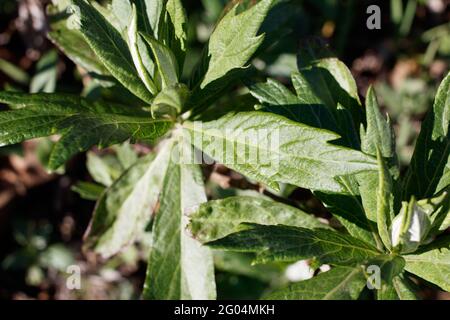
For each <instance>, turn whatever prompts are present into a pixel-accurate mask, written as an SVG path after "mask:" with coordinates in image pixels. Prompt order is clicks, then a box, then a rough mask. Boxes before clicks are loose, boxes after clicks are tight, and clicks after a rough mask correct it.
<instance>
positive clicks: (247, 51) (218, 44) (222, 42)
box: [200, 0, 273, 89]
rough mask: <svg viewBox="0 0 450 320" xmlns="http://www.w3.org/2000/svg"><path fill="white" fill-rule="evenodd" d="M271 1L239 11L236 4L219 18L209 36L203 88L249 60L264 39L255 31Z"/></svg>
mask: <svg viewBox="0 0 450 320" xmlns="http://www.w3.org/2000/svg"><path fill="white" fill-rule="evenodd" d="M272 4H273V0H262V1H260V2H259V3H257V4H256V5H254V6H253V7H251V8H250V9H248V10H246V11H244V12H242V13H239V14H237V5H236V6H234V7H233V8H232V9H231V10H230V11H229V12H228V13H227V14H226V15H225V17H223V18H222V19H221V20H220V22H219V23H218V25H217V26H216V28H215V30H214V32H213V33H212V35H211V37H210V39H209V43H208V53H207V55H206V57H207V59H208V67H207V70H206V72H205V74H204V77H203V79H202V80H201V84H200V87H201V88H202V89H203V88H205V87H206V86H207V85H208V84H209V83H211V82H213V81H214V80H217V79H219V78H221V77H223V76H224V75H226V74H227V73H228V72H230V71H232V70H233V69H236V68H242V67H243V66H244V65H245V64H246V63H247V62H248V60H249V59H250V58H251V56H252V55H253V54H254V53H255V51H256V49H257V48H258V47H259V46H260V45H261V43H262V41H263V39H264V36H263V35H259V36H257V33H258V30H259V28H260V26H261V24H262V22H263V21H264V18H265V17H266V15H267V12H268V11H269V9H270V7H271V6H272ZM236 30H239V32H235V31H236Z"/></svg>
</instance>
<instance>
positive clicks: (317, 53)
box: [297, 44, 363, 148]
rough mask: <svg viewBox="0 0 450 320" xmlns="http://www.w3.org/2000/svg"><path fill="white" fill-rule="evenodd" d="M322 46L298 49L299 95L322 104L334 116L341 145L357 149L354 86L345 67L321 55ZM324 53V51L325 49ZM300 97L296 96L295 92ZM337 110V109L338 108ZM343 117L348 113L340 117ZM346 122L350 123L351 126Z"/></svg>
mask: <svg viewBox="0 0 450 320" xmlns="http://www.w3.org/2000/svg"><path fill="white" fill-rule="evenodd" d="M323 50H324V48H323V47H322V45H319V46H317V45H316V44H309V45H306V46H304V47H303V48H302V50H301V51H300V53H299V55H298V68H299V72H300V74H301V78H298V80H301V82H300V83H301V86H299V87H300V88H301V89H302V91H306V92H308V96H311V93H309V92H311V91H312V92H313V95H315V96H316V97H318V98H319V99H320V101H321V103H322V104H324V105H325V106H327V107H328V109H329V110H330V111H331V112H333V113H334V114H335V118H336V120H337V121H338V129H339V130H338V131H337V132H338V133H339V134H340V135H341V136H342V137H343V140H344V141H345V144H346V145H348V146H351V147H354V148H358V147H359V137H358V133H357V131H356V129H357V128H359V126H360V124H361V122H362V118H363V116H362V108H361V102H360V100H359V95H358V88H357V86H356V82H355V80H354V78H353V76H352V74H351V72H350V70H349V69H348V68H347V66H346V65H345V64H344V63H343V62H341V61H339V60H338V59H337V58H333V57H330V55H329V53H328V52H326V53H325V54H324V53H323V52H321V51H323ZM325 51H326V49H325ZM297 94H298V95H300V92H297ZM339 105H340V106H341V108H338V106H339ZM343 113H349V115H348V116H343V115H342V114H343ZM348 118H350V119H352V121H351V125H349V123H348Z"/></svg>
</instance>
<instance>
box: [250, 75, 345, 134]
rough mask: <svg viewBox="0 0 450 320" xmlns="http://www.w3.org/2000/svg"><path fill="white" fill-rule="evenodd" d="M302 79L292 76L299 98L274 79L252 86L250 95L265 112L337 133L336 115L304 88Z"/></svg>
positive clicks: (299, 76)
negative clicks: (260, 104)
mask: <svg viewBox="0 0 450 320" xmlns="http://www.w3.org/2000/svg"><path fill="white" fill-rule="evenodd" d="M300 78H301V75H300V74H296V73H293V74H292V83H293V85H294V86H295V88H296V91H297V96H296V95H294V94H293V93H292V92H291V91H290V90H289V89H288V88H286V87H285V86H284V85H283V84H281V83H280V82H278V81H276V80H274V79H267V82H266V83H257V84H253V85H251V86H250V93H251V94H252V95H253V96H254V97H255V98H256V99H258V100H259V102H260V103H262V106H261V107H262V109H263V110H264V111H270V112H273V113H276V114H279V115H282V116H285V117H286V118H289V119H291V120H293V121H297V122H300V123H304V124H307V125H310V126H313V127H316V128H322V129H327V130H331V131H334V132H335V131H337V125H336V120H335V119H334V115H333V114H332V113H331V112H330V111H329V109H328V108H327V107H326V106H324V105H323V104H322V103H321V101H320V100H319V99H318V98H317V97H316V96H315V95H314V94H313V93H312V92H311V91H310V90H309V88H304V87H302V85H303V83H302V82H301V81H300Z"/></svg>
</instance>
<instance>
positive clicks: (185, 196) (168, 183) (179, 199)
mask: <svg viewBox="0 0 450 320" xmlns="http://www.w3.org/2000/svg"><path fill="white" fill-rule="evenodd" d="M175 148H176V149H175V150H174V152H175V153H176V154H179V155H180V157H179V161H176V162H175V161H174V160H175V159H174V158H173V157H171V160H170V162H169V166H168V169H167V175H166V179H165V180H164V185H163V190H162V195H161V201H160V208H159V210H158V212H157V214H156V219H155V222H154V226H153V245H152V249H151V251H150V257H149V261H148V269H147V277H146V280H145V285H144V292H143V297H144V298H145V299H164V300H166V299H176V300H179V299H215V297H216V293H215V283H214V266H213V260H212V254H211V252H210V251H209V249H208V248H206V247H203V246H202V245H201V244H200V243H199V242H197V241H196V240H194V239H192V238H191V237H190V236H189V235H188V234H187V231H186V225H187V222H188V217H187V216H186V215H185V214H186V210H188V209H189V208H192V207H194V206H197V205H199V204H200V203H202V202H205V201H206V195H205V191H204V186H203V177H202V174H201V171H200V168H199V167H198V165H194V164H185V163H187V162H186V161H185V160H186V159H189V158H185V157H187V155H188V154H190V153H191V152H192V150H191V146H188V145H184V144H181V142H180V143H179V144H178V145H176V146H175Z"/></svg>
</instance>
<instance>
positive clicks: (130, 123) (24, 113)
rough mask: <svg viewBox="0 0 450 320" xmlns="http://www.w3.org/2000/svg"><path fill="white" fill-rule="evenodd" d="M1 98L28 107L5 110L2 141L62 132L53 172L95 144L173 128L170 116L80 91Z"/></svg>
mask: <svg viewBox="0 0 450 320" xmlns="http://www.w3.org/2000/svg"><path fill="white" fill-rule="evenodd" d="M0 102H2V103H6V104H14V105H16V106H22V108H21V109H17V110H11V111H4V112H0V124H1V127H0V145H8V144H15V143H18V142H22V141H24V140H28V139H32V138H38V137H45V136H50V135H54V134H57V133H59V134H61V138H60V140H59V141H58V142H57V143H56V144H55V145H54V147H53V150H52V152H51V155H50V160H49V168H50V169H52V170H56V169H57V168H58V167H60V166H61V165H62V164H63V163H64V162H65V161H67V160H68V159H69V158H70V157H71V156H73V155H74V154H75V153H77V152H81V151H85V150H88V149H89V148H90V147H91V146H93V145H98V146H99V147H107V146H110V145H113V144H117V143H121V142H124V141H126V140H128V139H130V138H131V139H132V140H147V141H152V140H155V139H156V138H159V137H161V136H162V135H164V134H165V133H166V132H167V131H168V130H169V129H170V128H171V127H172V122H171V121H170V120H168V119H160V120H154V119H151V117H150V115H149V114H148V113H146V112H141V111H139V110H133V109H130V108H126V107H123V106H120V105H112V104H109V103H103V102H97V103H92V102H90V101H89V100H87V99H84V98H81V97H78V96H75V95H66V94H45V93H40V94H22V93H12V92H0ZM23 106H26V107H23Z"/></svg>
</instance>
